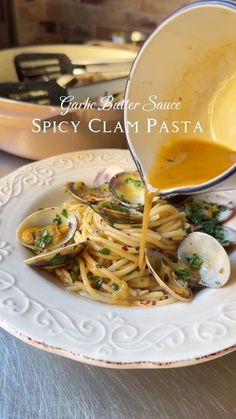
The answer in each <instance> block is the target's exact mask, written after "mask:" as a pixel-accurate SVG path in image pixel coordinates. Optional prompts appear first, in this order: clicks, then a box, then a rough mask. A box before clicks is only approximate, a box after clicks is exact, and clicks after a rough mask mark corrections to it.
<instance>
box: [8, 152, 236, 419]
mask: <svg viewBox="0 0 236 419" xmlns="http://www.w3.org/2000/svg"><path fill="white" fill-rule="evenodd" d="M26 163H27V160H24V159H21V158H17V157H14V156H10V155H8V154H6V153H3V152H0V177H1V176H4V175H5V174H7V173H10V172H11V171H13V170H14V169H16V168H18V167H20V166H22V165H23V164H26ZM0 365H1V368H0V419H85V418H86V419H185V418H186V419H218V418H219V419H231V418H232V419H234V418H236V352H234V353H231V354H229V355H227V356H225V357H223V358H219V359H217V360H214V361H211V362H207V363H204V364H199V365H193V366H189V367H184V368H178V369H168V370H112V369H103V368H99V367H93V366H88V365H84V364H81V363H78V362H76V361H72V360H69V359H65V358H62V357H59V356H57V355H54V354H49V353H46V352H43V351H40V350H39V349H35V348H33V347H31V346H29V345H27V344H25V343H23V342H21V341H19V340H18V339H16V338H15V337H13V336H11V335H9V334H8V333H7V332H5V331H3V330H0Z"/></svg>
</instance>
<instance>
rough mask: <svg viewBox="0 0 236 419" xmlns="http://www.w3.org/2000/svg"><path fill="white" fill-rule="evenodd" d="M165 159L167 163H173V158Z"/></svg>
mask: <svg viewBox="0 0 236 419" xmlns="http://www.w3.org/2000/svg"><path fill="white" fill-rule="evenodd" d="M166 161H168V162H169V163H173V162H174V159H166Z"/></svg>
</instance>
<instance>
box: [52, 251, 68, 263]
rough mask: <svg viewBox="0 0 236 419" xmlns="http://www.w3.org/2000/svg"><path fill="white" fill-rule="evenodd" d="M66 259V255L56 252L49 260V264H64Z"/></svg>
mask: <svg viewBox="0 0 236 419" xmlns="http://www.w3.org/2000/svg"><path fill="white" fill-rule="evenodd" d="M66 261H67V256H66V255H60V253H56V254H55V256H53V258H52V259H51V260H50V265H51V266H58V265H64V264H65V263H66Z"/></svg>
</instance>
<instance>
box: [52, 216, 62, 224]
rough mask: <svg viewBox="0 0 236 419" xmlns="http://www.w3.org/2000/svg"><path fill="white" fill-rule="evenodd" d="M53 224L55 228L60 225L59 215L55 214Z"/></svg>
mask: <svg viewBox="0 0 236 419" xmlns="http://www.w3.org/2000/svg"><path fill="white" fill-rule="evenodd" d="M52 222H53V224H56V225H57V226H59V225H60V224H61V217H60V215H59V214H56V216H55V218H54V219H53V221H52Z"/></svg>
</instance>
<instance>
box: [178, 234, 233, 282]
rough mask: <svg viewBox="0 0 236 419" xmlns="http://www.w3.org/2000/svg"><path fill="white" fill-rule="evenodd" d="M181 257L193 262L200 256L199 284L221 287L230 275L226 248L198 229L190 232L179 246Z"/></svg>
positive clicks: (189, 262) (183, 260) (186, 261)
mask: <svg viewBox="0 0 236 419" xmlns="http://www.w3.org/2000/svg"><path fill="white" fill-rule="evenodd" d="M178 257H179V259H180V260H181V261H182V262H184V263H187V264H191V261H193V260H194V258H195V259H196V258H198V260H199V261H200V263H198V268H199V269H198V273H199V275H200V280H199V284H200V285H202V286H204V287H210V288H220V287H222V286H223V285H225V284H226V283H227V281H228V279H229V277H230V261H229V257H228V255H227V253H226V251H225V249H224V248H223V247H222V246H221V244H220V243H219V242H218V241H217V240H216V239H215V238H214V237H212V236H210V235H208V234H205V233H202V232H199V231H196V232H194V233H191V234H189V235H188V236H187V237H186V238H185V239H184V240H183V241H182V243H181V244H180V246H179V248H178Z"/></svg>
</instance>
